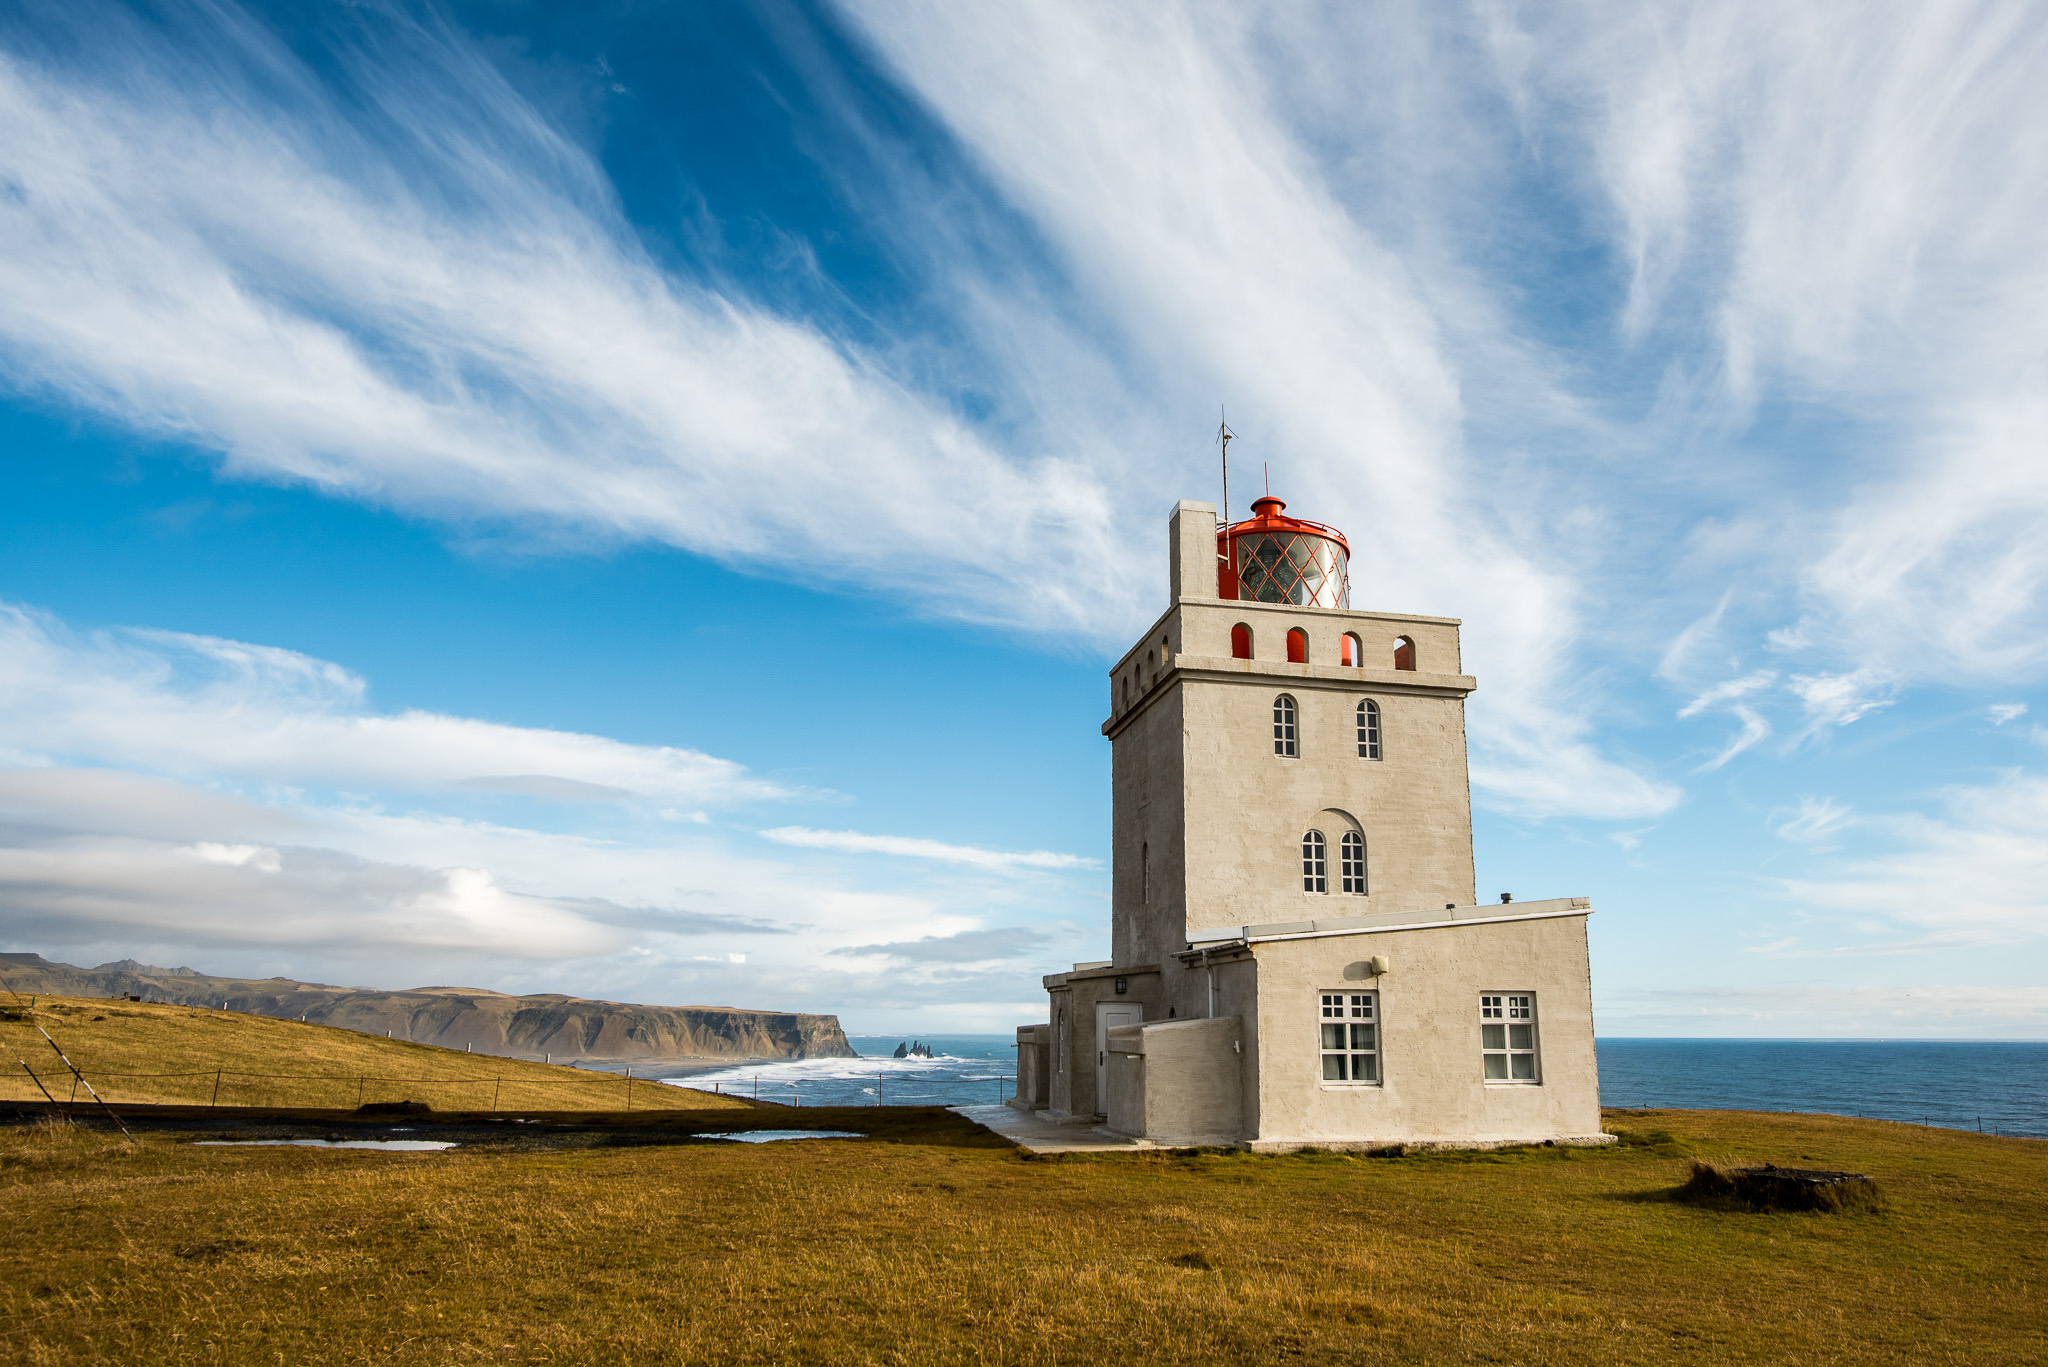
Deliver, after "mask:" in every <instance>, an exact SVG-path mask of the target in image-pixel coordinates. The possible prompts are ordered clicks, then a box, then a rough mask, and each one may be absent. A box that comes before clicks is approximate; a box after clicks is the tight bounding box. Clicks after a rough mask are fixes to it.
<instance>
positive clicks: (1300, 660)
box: [1287, 627, 1308, 665]
mask: <svg viewBox="0 0 2048 1367" xmlns="http://www.w3.org/2000/svg"><path fill="white" fill-rule="evenodd" d="M1287 663H1289V664H1294V665H1305V664H1307V663H1308V633H1307V632H1305V631H1303V630H1302V629H1301V628H1300V627H1296V628H1294V630H1292V631H1290V632H1288V633H1287Z"/></svg>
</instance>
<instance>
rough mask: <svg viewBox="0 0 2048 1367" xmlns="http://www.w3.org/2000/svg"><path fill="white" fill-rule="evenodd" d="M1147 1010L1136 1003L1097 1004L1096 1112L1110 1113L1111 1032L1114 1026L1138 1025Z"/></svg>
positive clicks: (1100, 1113)
mask: <svg viewBox="0 0 2048 1367" xmlns="http://www.w3.org/2000/svg"><path fill="white" fill-rule="evenodd" d="M1144 1019H1145V1008H1144V1007H1142V1006H1139V1005H1138V1004H1137V1003H1136V1002H1097V1003H1095V1112H1096V1114H1097V1115H1107V1114H1108V1113H1109V1032H1110V1028H1111V1027H1112V1026H1118V1025H1137V1024H1140V1023H1141V1022H1142V1021H1143V1020H1144Z"/></svg>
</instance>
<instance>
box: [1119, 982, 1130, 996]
mask: <svg viewBox="0 0 2048 1367" xmlns="http://www.w3.org/2000/svg"><path fill="white" fill-rule="evenodd" d="M1130 990H1131V980H1130V979H1129V978H1118V979H1117V980H1116V994H1117V995H1118V996H1119V997H1121V996H1122V995H1123V994H1124V993H1126V992H1128V991H1130Z"/></svg>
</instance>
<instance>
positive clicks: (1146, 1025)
mask: <svg viewBox="0 0 2048 1367" xmlns="http://www.w3.org/2000/svg"><path fill="white" fill-rule="evenodd" d="M1252 506H1253V511H1254V516H1253V517H1251V518H1249V519H1247V520H1246V521H1243V522H1238V523H1233V524H1231V525H1230V526H1228V527H1224V528H1222V529H1220V530H1219V529H1218V527H1217V524H1216V511H1215V509H1214V507H1213V506H1211V505H1209V504H1203V503H1182V504H1180V505H1179V506H1178V507H1177V508H1176V509H1175V511H1174V515H1173V522H1172V533H1171V540H1170V545H1171V581H1172V604H1171V606H1170V607H1169V608H1168V609H1167V612H1166V614H1165V615H1164V616H1163V617H1161V618H1160V619H1159V620H1158V621H1157V622H1156V623H1154V624H1153V626H1152V627H1151V629H1150V630H1148V631H1147V632H1146V633H1145V634H1144V636H1143V637H1142V638H1141V639H1140V640H1139V642H1138V643H1137V644H1136V645H1135V646H1133V647H1132V648H1131V651H1130V653H1129V654H1127V655H1125V656H1124V658H1123V659H1122V660H1121V661H1119V662H1118V663H1117V666H1116V668H1115V669H1114V670H1113V671H1112V673H1111V676H1110V696H1111V714H1110V718H1109V720H1108V721H1107V722H1106V723H1104V725H1103V728H1102V730H1103V734H1104V735H1106V736H1108V737H1109V740H1110V744H1111V754H1112V761H1113V773H1114V777H1113V783H1114V818H1113V820H1114V840H1113V848H1114V873H1113V879H1112V909H1111V921H1112V935H1111V948H1112V953H1113V956H1114V957H1113V958H1111V959H1110V960H1108V961H1106V962H1103V963H1094V964H1076V965H1075V966H1074V968H1073V971H1071V972H1068V973H1058V974H1054V975H1052V976H1051V977H1048V978H1046V979H1045V986H1046V989H1047V991H1048V992H1049V993H1050V995H1051V1021H1050V1023H1049V1024H1047V1025H1039V1026H1027V1027H1024V1028H1023V1029H1021V1030H1019V1031H1018V1091H1019V1097H1018V1101H1017V1102H1016V1103H1014V1104H1018V1105H1020V1106H1023V1107H1025V1108H1027V1109H1032V1110H1038V1111H1042V1112H1044V1113H1046V1115H1047V1116H1048V1118H1053V1119H1061V1120H1073V1121H1090V1120H1094V1121H1099V1122H1101V1123H1104V1124H1106V1126H1107V1128H1109V1129H1110V1130H1113V1131H1115V1132H1117V1133H1120V1134H1125V1135H1131V1136H1135V1137H1140V1138H1143V1139H1146V1140H1149V1141H1154V1142H1158V1143H1162V1144H1176V1145H1180V1144H1236V1145H1242V1146H1245V1147H1248V1148H1253V1149H1286V1148H1293V1147H1300V1146H1304V1145H1320V1146H1326V1147H1359V1148H1368V1147H1377V1146H1382V1145H1392V1144H1408V1145H1476V1144H1506V1143H1530V1142H1542V1141H1545V1140H1552V1141H1557V1142H1561V1143H1602V1142H1606V1137H1605V1136H1603V1135H1602V1134H1601V1133H1600V1106H1599V1084H1598V1076H1597V1072H1596V1067H1595V1062H1594V1056H1593V1017H1592V1002H1591V981H1590V974H1589V969H1588V964H1587V955H1586V918H1587V917H1588V916H1589V915H1591V914H1592V908H1591V906H1590V905H1589V904H1588V902H1587V901H1586V899H1584V898H1559V899H1555V900H1552V901H1544V902H1517V903H1512V904H1510V903H1506V902H1505V901H1503V902H1501V903H1492V904H1481V903H1479V902H1478V901H1477V899H1476V897H1475V895H1474V894H1475V889H1474V887H1473V866H1472V813H1471V798H1470V787H1469V783H1468V779H1467V775H1466V759H1465V698H1466V696H1467V695H1468V694H1470V693H1471V692H1472V691H1473V690H1474V689H1475V688H1476V687H1477V686H1478V685H1477V683H1476V682H1475V681H1474V680H1473V679H1472V678H1471V677H1470V676H1468V675H1466V674H1465V673H1464V672H1463V671H1462V668H1461V666H1460V662H1459V655H1458V622H1457V621H1456V620H1455V619H1452V618H1445V617H1413V616H1403V615H1399V614H1393V613H1372V612H1354V611H1352V610H1351V607H1350V601H1349V583H1348V577H1347V567H1348V561H1349V547H1348V546H1347V544H1346V543H1345V541H1344V538H1343V536H1342V535H1341V534H1340V533H1338V532H1336V531H1335V530H1334V529H1332V528H1328V527H1324V526H1321V525H1319V524H1316V523H1309V522H1303V521H1300V520H1298V519H1295V518H1290V517H1287V516H1286V515H1285V513H1284V511H1283V509H1284V507H1285V505H1284V504H1282V503H1281V502H1280V500H1278V499H1276V498H1271V497H1268V498H1263V499H1260V500H1258V501H1257V502H1255V503H1254V504H1253V505H1252Z"/></svg>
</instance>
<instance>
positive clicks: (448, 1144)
mask: <svg viewBox="0 0 2048 1367" xmlns="http://www.w3.org/2000/svg"><path fill="white" fill-rule="evenodd" d="M194 1143H196V1144H197V1145H198V1146H199V1147H200V1148H203V1149H239V1148H247V1147H250V1146H252V1145H253V1146H258V1147H261V1146H273V1147H280V1146H281V1147H286V1148H296V1149H375V1150H377V1151H378V1152H380V1153H437V1152H439V1151H440V1150H442V1149H452V1148H454V1147H455V1141H454V1140H452V1139H200V1140H195V1141H194Z"/></svg>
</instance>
